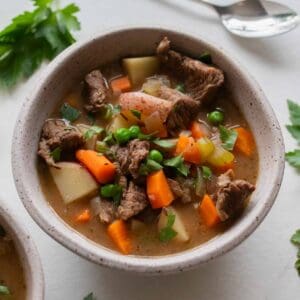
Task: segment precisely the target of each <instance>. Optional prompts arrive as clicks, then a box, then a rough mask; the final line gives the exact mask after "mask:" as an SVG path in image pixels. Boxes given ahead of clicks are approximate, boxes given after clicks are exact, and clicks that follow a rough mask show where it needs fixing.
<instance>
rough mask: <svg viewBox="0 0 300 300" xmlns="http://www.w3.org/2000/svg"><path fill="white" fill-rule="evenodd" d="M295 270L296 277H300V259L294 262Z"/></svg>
mask: <svg viewBox="0 0 300 300" xmlns="http://www.w3.org/2000/svg"><path fill="white" fill-rule="evenodd" d="M295 268H296V270H297V271H298V275H299V276H300V259H299V258H298V259H297V260H296V262H295Z"/></svg>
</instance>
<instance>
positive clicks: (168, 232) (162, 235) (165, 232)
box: [159, 211, 177, 242]
mask: <svg viewBox="0 0 300 300" xmlns="http://www.w3.org/2000/svg"><path fill="white" fill-rule="evenodd" d="M175 218H176V216H175V215H174V214H173V213H171V212H169V211H168V212H167V224H166V227H164V228H162V229H161V230H160V231H159V240H160V241H161V242H169V241H170V240H172V239H173V238H174V237H175V236H176V235H177V232H176V231H175V230H174V229H173V228H172V226H173V225H174V223H175Z"/></svg>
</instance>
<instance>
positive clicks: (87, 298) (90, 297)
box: [83, 293, 96, 300]
mask: <svg viewBox="0 0 300 300" xmlns="http://www.w3.org/2000/svg"><path fill="white" fill-rule="evenodd" d="M83 300H96V298H95V297H94V293H89V294H88V295H87V296H85V297H84V298H83Z"/></svg>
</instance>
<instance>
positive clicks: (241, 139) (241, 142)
mask: <svg viewBox="0 0 300 300" xmlns="http://www.w3.org/2000/svg"><path fill="white" fill-rule="evenodd" d="M234 130H235V131H236V132H237V134H238V137H237V139H236V142H235V147H234V149H235V150H237V151H239V152H240V153H242V154H244V155H246V156H251V155H252V154H253V152H254V148H255V143H254V139H253V136H252V134H251V132H250V131H249V130H247V129H245V128H243V127H238V128H236V129H234Z"/></svg>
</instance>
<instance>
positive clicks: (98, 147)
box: [96, 141, 109, 154]
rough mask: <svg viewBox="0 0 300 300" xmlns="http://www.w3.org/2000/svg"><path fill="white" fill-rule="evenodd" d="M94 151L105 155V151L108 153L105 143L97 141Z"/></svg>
mask: <svg viewBox="0 0 300 300" xmlns="http://www.w3.org/2000/svg"><path fill="white" fill-rule="evenodd" d="M96 151H97V152H99V153H103V154H105V153H106V152H107V151H109V147H108V146H107V144H106V143H105V142H101V141H97V142H96Z"/></svg>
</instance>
